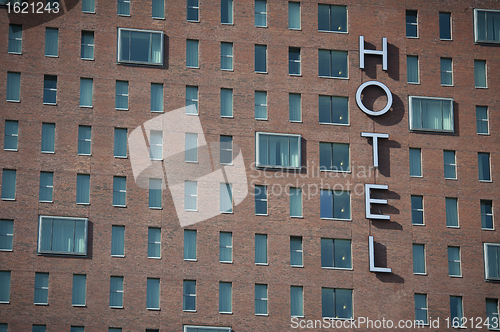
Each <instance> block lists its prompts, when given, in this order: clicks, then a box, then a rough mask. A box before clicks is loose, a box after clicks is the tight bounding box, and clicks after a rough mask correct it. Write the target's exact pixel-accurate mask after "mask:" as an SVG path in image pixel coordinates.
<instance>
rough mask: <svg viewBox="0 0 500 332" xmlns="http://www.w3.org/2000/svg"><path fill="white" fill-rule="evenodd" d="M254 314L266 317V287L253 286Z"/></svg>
mask: <svg viewBox="0 0 500 332" xmlns="http://www.w3.org/2000/svg"><path fill="white" fill-rule="evenodd" d="M255 314H256V315H267V285H259V284H256V285H255Z"/></svg>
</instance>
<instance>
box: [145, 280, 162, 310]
mask: <svg viewBox="0 0 500 332" xmlns="http://www.w3.org/2000/svg"><path fill="white" fill-rule="evenodd" d="M146 309H148V310H160V279H157V278H148V282H147V291H146Z"/></svg>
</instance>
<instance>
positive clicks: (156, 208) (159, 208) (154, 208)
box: [149, 206, 163, 210]
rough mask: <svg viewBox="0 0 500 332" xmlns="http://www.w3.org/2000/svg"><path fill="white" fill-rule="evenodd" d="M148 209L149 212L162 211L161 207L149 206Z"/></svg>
mask: <svg viewBox="0 0 500 332" xmlns="http://www.w3.org/2000/svg"><path fill="white" fill-rule="evenodd" d="M149 208H150V209H151V210H163V208H162V207H151V206H150V207H149Z"/></svg>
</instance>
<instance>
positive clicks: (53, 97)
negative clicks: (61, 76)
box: [43, 75, 57, 105]
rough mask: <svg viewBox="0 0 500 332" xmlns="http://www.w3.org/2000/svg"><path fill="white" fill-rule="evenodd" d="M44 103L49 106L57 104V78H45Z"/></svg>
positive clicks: (50, 76)
mask: <svg viewBox="0 0 500 332" xmlns="http://www.w3.org/2000/svg"><path fill="white" fill-rule="evenodd" d="M43 103H44V104H48V105H55V104H57V76H52V75H44V76H43Z"/></svg>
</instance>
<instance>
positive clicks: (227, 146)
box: [220, 135, 233, 165]
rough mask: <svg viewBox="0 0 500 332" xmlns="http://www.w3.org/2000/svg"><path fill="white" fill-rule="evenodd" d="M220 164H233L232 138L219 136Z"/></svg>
mask: <svg viewBox="0 0 500 332" xmlns="http://www.w3.org/2000/svg"><path fill="white" fill-rule="evenodd" d="M220 163H221V164H225V165H231V164H232V163H233V136H227V135H221V136H220Z"/></svg>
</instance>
